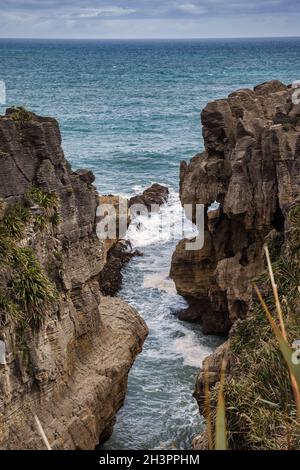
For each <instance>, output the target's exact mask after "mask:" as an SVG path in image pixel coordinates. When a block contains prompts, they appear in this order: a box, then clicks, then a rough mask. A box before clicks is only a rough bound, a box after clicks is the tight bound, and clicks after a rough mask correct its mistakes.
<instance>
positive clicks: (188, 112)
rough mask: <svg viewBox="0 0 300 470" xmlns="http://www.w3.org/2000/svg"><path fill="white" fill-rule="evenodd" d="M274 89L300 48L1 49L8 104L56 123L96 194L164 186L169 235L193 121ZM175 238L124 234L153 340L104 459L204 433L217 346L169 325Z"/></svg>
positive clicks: (244, 43)
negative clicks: (231, 101) (243, 94)
mask: <svg viewBox="0 0 300 470" xmlns="http://www.w3.org/2000/svg"><path fill="white" fill-rule="evenodd" d="M273 78H276V79H279V80H282V81H284V82H286V83H291V82H292V81H293V80H297V79H300V39H299V38H298V39H263V40H259V39H253V40H249V39H248V40H193V41H191V40H186V41H127V42H121V41H56V40H55V41H54V40H53V41H38V40H34V41H33V40H32V41H29V40H28V41H20V40H0V80H4V81H5V82H6V86H7V105H8V106H11V105H24V106H26V107H27V108H29V109H32V110H34V111H35V112H37V113H40V114H44V115H50V116H54V117H56V118H57V119H58V121H59V123H60V126H61V130H62V137H63V147H64V150H65V153H66V156H67V158H68V159H69V160H70V162H71V163H72V165H73V167H74V168H79V167H89V168H91V169H92V170H93V171H94V173H95V175H96V184H97V187H98V189H99V191H100V192H101V193H103V194H105V193H115V194H126V195H131V194H133V193H135V192H137V191H139V190H141V189H143V188H145V187H147V186H149V185H150V184H151V183H152V182H155V181H156V182H160V183H162V184H165V185H168V186H169V188H170V190H171V198H170V201H169V203H168V205H167V207H165V208H164V209H163V210H164V211H166V213H167V214H169V215H171V216H172V219H173V221H174V223H175V225H176V221H178V220H179V218H180V204H179V201H178V195H177V192H178V169H179V161H180V160H183V159H186V160H187V159H189V158H191V157H192V156H193V155H194V154H195V153H196V152H198V151H199V150H200V149H201V148H202V145H203V144H202V138H201V130H200V120H199V114H200V110H201V109H202V108H203V106H204V105H205V103H206V102H207V101H209V100H212V99H216V98H222V97H224V96H226V95H227V94H228V93H230V92H231V91H233V90H236V89H238V88H242V87H252V86H254V85H255V84H257V83H259V82H263V81H266V80H269V79H273ZM4 109H5V107H4V106H0V112H1V113H3V112H4ZM0 171H1V169H0ZM174 232H175V235H174V237H171V238H170V239H165V240H164V241H159V240H158V239H157V233H158V225H157V221H156V222H155V221H154V222H153V224H152V225H151V224H150V226H148V225H147V224H146V227H145V230H144V232H135V231H134V230H132V231H131V232H130V234H129V236H130V238H131V240H132V241H133V243H134V245H135V246H138V247H139V248H140V249H141V251H143V253H144V256H143V257H141V258H136V259H134V260H133V261H132V262H131V263H130V264H129V265H128V266H127V267H126V268H125V271H124V285H123V288H122V290H121V292H120V294H119V295H120V296H121V297H123V298H125V299H127V300H128V301H129V302H130V303H131V304H132V305H134V306H135V307H136V308H137V309H138V310H139V312H140V313H141V315H143V316H144V318H145V319H146V321H147V323H148V325H149V328H150V334H149V338H148V340H147V341H146V343H145V347H144V351H143V353H142V354H141V355H140V356H139V358H138V360H137V361H136V363H135V365H134V367H133V369H132V371H131V373H130V377H129V389H128V395H127V398H126V403H125V406H124V407H123V409H122V410H121V411H120V413H119V414H118V417H117V424H116V427H115V431H114V434H113V436H112V438H111V439H110V440H109V441H108V442H107V443H106V444H105V445H104V447H105V448H107V449H134V448H139V449H151V448H189V446H190V442H191V438H192V436H193V435H194V434H196V433H197V432H198V431H199V430H201V419H200V417H199V415H198V412H197V407H196V405H195V403H194V400H193V398H192V396H191V395H192V391H193V385H194V379H195V374H196V372H197V369H198V368H199V367H200V365H201V361H202V359H203V358H204V357H205V356H206V355H207V354H209V352H210V351H211V350H212V349H213V348H214V347H215V346H216V345H217V344H218V343H219V340H218V339H217V338H213V337H204V336H203V335H202V333H201V330H200V329H199V328H198V327H195V326H192V325H188V324H184V323H181V322H179V321H178V320H177V319H176V318H175V317H174V312H175V311H176V310H177V309H178V308H180V307H182V306H184V301H183V299H181V298H180V297H179V296H178V295H176V293H175V291H174V287H173V285H172V282H171V281H170V280H169V279H168V271H169V266H170V259H171V254H172V252H173V250H174V248H175V245H176V242H177V240H178V239H180V238H181V235H180V233H179V231H178V230H176V227H175V230H174Z"/></svg>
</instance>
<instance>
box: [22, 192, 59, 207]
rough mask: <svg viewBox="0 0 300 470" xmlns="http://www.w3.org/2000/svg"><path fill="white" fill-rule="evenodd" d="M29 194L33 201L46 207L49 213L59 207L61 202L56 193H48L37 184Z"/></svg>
mask: <svg viewBox="0 0 300 470" xmlns="http://www.w3.org/2000/svg"><path fill="white" fill-rule="evenodd" d="M28 195H29V197H30V199H31V200H32V201H33V202H35V203H36V204H38V205H39V206H41V207H43V208H44V209H46V210H47V211H48V213H53V212H54V211H55V210H57V209H58V205H59V204H58V197H57V196H56V194H51V193H47V192H46V191H42V190H41V189H40V188H38V187H36V186H32V188H31V189H30V191H29V193H28Z"/></svg>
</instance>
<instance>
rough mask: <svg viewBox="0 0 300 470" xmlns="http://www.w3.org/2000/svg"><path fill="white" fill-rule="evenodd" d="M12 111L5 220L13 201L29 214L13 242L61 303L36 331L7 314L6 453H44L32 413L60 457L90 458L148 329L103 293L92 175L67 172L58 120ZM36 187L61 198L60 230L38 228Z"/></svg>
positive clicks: (1, 416)
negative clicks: (75, 452)
mask: <svg viewBox="0 0 300 470" xmlns="http://www.w3.org/2000/svg"><path fill="white" fill-rule="evenodd" d="M16 112H18V111H16V110H9V111H8V113H7V115H6V116H4V117H1V118H0V159H1V170H0V197H1V217H0V219H2V218H3V217H5V214H6V212H7V211H8V210H9V208H10V207H14V205H15V204H16V202H19V204H21V205H24V206H26V207H27V209H28V211H29V212H30V220H29V222H28V223H27V225H26V228H25V229H24V234H23V235H22V237H21V239H19V240H18V241H17V242H16V243H17V244H19V245H20V246H24V247H29V248H30V249H31V250H32V252H33V253H34V256H35V257H36V259H37V260H38V262H39V263H40V265H41V266H42V268H43V271H44V272H45V274H46V275H47V277H48V278H49V279H50V280H51V282H52V284H53V286H54V287H55V289H56V291H57V300H56V301H55V302H54V303H53V304H51V305H49V306H48V308H47V312H46V314H45V318H44V323H43V326H42V327H41V328H40V329H39V330H37V331H35V330H33V329H31V328H29V327H28V326H27V327H26V328H25V329H24V328H20V325H19V324H18V322H17V321H15V320H13V319H12V318H10V316H9V314H7V318H8V321H7V322H6V323H5V324H3V325H2V326H1V327H0V339H1V340H3V341H4V343H5V347H6V365H0V422H1V426H0V448H1V449H44V447H45V446H44V443H43V441H42V439H41V436H40V435H39V433H38V432H37V428H36V426H35V422H34V417H33V416H34V414H36V415H37V416H38V418H39V419H40V421H41V423H42V426H43V428H44V431H45V433H46V435H47V437H48V440H49V442H50V444H51V446H52V447H53V448H54V449H93V448H95V446H96V445H97V444H98V443H99V441H101V440H102V439H104V438H107V437H108V436H109V434H110V433H111V431H112V426H113V423H114V419H115V414H116V412H117V411H118V409H119V408H120V406H121V405H122V403H123V400H124V396H125V393H126V387H127V375H128V371H129V369H130V367H131V365H132V363H133V361H134V359H135V357H136V355H137V354H138V353H139V351H140V350H141V348H142V344H143V341H144V339H145V337H146V335H147V327H146V325H145V323H144V321H143V320H142V319H141V318H140V317H139V315H138V314H137V312H136V311H135V310H134V309H132V308H131V307H129V306H128V305H127V304H126V303H125V302H123V301H122V300H120V299H112V298H109V297H103V296H102V294H101V291H100V288H99V274H100V272H101V270H102V269H103V267H104V263H105V247H104V245H103V244H102V243H101V242H99V240H98V238H97V236H96V207H97V204H98V199H99V196H98V194H97V192H96V190H95V188H94V187H93V185H92V183H93V175H92V173H91V172H89V171H87V170H78V171H76V172H73V171H72V170H71V168H70V165H69V163H68V162H67V161H66V160H65V158H64V154H63V151H62V148H61V136H60V131H59V127H58V124H57V122H56V121H55V120H54V119H52V118H44V117H39V116H36V115H34V114H30V113H29V114H28V113H27V112H26V113H25V112H22V113H18V114H15V113H16ZM32 187H34V188H38V189H39V190H40V191H43V193H44V194H46V193H47V194H52V195H55V197H57V200H58V212H59V218H57V220H56V222H55V224H54V223H51V224H49V223H47V224H46V226H45V227H43V228H42V227H41V226H40V227H39V228H37V226H36V222H37V218H36V215H37V214H39V207H38V206H37V205H34V204H33V203H32V201H30V198H29V197H28V193H29V192H30V189H31V188H32ZM0 277H1V279H0V288H1V289H4V288H7V287H8V286H6V285H5V282H6V278H5V275H2V274H1V276H0ZM1 309H2V310H3V305H1V308H0V310H1ZM0 313H1V312H0ZM1 318H2V317H1Z"/></svg>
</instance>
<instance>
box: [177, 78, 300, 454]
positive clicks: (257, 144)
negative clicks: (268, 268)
mask: <svg viewBox="0 0 300 470" xmlns="http://www.w3.org/2000/svg"><path fill="white" fill-rule="evenodd" d="M293 91H294V90H293V89H292V88H291V87H288V86H286V85H284V84H282V83H281V82H278V81H272V82H267V83H264V84H261V85H258V86H257V87H255V88H254V89H253V90H250V89H245V90H239V91H236V92H234V93H232V94H230V95H229V97H228V98H227V99H223V100H217V101H214V102H212V103H209V104H208V105H207V106H206V108H205V109H204V110H203V111H202V115H201V117H202V126H203V138H204V144H205V150H204V152H203V153H202V154H198V155H196V156H195V157H194V158H193V159H192V160H191V162H190V163H188V164H187V163H186V162H183V163H182V164H181V172H180V197H181V201H182V203H183V204H185V203H192V204H197V203H199V204H204V206H205V209H206V216H205V219H206V220H205V236H204V247H203V249H202V250H200V251H186V250H185V241H184V240H183V241H182V242H180V243H179V245H178V246H177V249H176V252H175V253H174V255H173V260H172V268H171V275H172V277H173V279H174V281H175V283H176V286H177V289H178V291H179V292H180V293H181V294H182V295H184V296H185V297H186V298H187V299H188V301H189V303H190V307H189V309H187V310H186V311H184V312H181V314H180V315H181V318H183V319H192V320H193V321H198V322H202V324H203V329H204V332H205V333H216V334H224V335H226V334H227V333H228V332H229V331H230V334H229V339H228V340H227V341H226V342H225V343H224V344H223V345H222V346H221V347H219V348H218V349H217V350H216V351H215V352H214V353H213V354H212V355H211V356H209V357H208V358H207V359H206V360H205V364H206V366H207V380H208V383H209V386H210V388H211V416H212V417H215V406H216V401H217V397H218V381H219V377H220V367H221V363H222V360H223V358H224V356H226V358H227V374H226V381H225V388H224V399H225V405H226V420H227V437H228V446H229V448H231V449H248V450H249V449H260V450H266V449H269V450H270V449H271V450H275V449H299V446H300V428H299V423H298V422H297V420H296V419H295V416H296V407H295V402H294V397H293V393H292V389H291V383H290V378H289V373H288V369H287V366H286V363H285V361H284V360H283V358H282V356H281V353H280V351H279V349H278V344H277V340H276V339H275V338H274V335H273V333H272V330H271V328H270V325H269V323H268V321H267V319H266V316H265V314H264V312H263V310H262V308H261V305H260V303H259V301H258V300H257V298H256V297H255V296H253V291H252V281H253V278H256V282H257V283H258V285H259V288H260V290H261V292H262V293H263V295H264V297H265V298H266V299H267V303H268V305H269V308H270V309H271V311H273V313H274V316H275V315H276V312H275V307H274V299H273V295H272V290H271V287H270V282H269V278H268V275H267V274H266V273H265V265H264V257H263V245H264V244H265V243H267V244H268V245H269V249H270V253H271V259H272V262H273V270H274V273H275V279H276V282H277V285H278V290H279V296H280V300H281V301H282V305H283V311H284V321H285V327H286V330H287V335H288V339H289V341H290V343H291V344H292V342H293V341H294V340H295V339H298V338H299V335H300V326H299V318H300V317H299V311H300V298H299V288H298V286H299V283H300V262H299V259H300V258H299V253H300V242H299V240H300V237H299V235H300V200H299V194H300V105H299V104H295V103H293V100H292V94H293ZM215 201H217V202H218V203H219V207H218V209H216V208H215V209H214V210H209V209H210V208H211V207H210V206H211V204H212V203H213V202H215ZM204 381H205V378H204V372H203V370H201V371H200V373H199V375H198V378H197V381H196V389H195V398H196V399H197V401H198V404H199V408H200V412H201V413H202V414H204V413H205V407H204ZM283 423H285V424H283ZM193 445H194V448H195V449H207V448H208V438H207V435H206V431H205V432H204V433H203V434H201V435H200V436H198V437H196V438H195V439H194V442H193Z"/></svg>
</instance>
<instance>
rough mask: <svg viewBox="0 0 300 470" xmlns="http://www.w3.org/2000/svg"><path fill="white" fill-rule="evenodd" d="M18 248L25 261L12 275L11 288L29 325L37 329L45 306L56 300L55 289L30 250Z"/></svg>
mask: <svg viewBox="0 0 300 470" xmlns="http://www.w3.org/2000/svg"><path fill="white" fill-rule="evenodd" d="M20 250H21V252H22V254H23V257H24V258H23V259H24V260H26V261H25V263H24V264H23V266H22V268H21V269H20V270H19V271H18V272H17V273H16V274H15V275H14V277H13V279H12V283H11V290H12V293H13V298H14V299H15V301H16V303H17V304H18V305H19V306H20V308H21V309H22V310H23V311H24V312H25V317H26V320H27V322H28V323H29V325H30V326H31V327H32V328H34V329H38V328H40V326H41V325H42V324H43V322H44V320H45V314H46V311H47V308H49V306H50V305H51V304H52V303H53V302H54V301H55V300H56V289H55V288H54V286H53V285H52V283H51V282H50V281H49V279H48V278H47V276H46V275H45V274H44V273H43V271H42V268H41V266H40V264H39V263H38V261H37V260H36V258H35V257H34V255H33V253H32V251H31V250H30V249H28V248H22V249H20Z"/></svg>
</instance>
